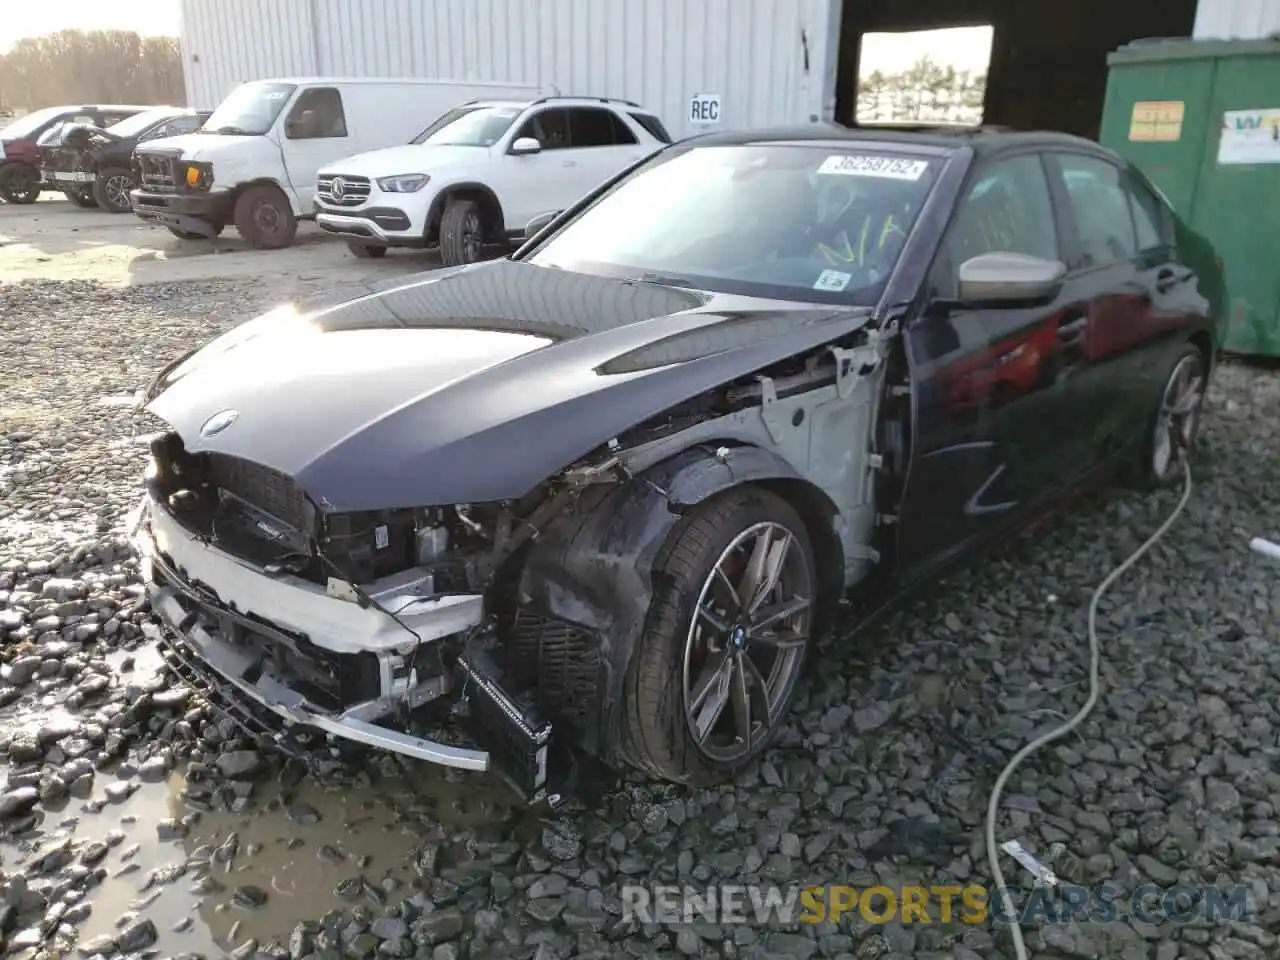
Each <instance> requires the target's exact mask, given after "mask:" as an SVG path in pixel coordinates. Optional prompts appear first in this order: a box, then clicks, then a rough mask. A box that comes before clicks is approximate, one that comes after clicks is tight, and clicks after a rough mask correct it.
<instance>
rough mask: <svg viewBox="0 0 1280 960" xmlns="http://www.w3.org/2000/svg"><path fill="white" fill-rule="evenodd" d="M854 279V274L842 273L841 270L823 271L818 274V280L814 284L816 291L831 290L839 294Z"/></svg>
mask: <svg viewBox="0 0 1280 960" xmlns="http://www.w3.org/2000/svg"><path fill="white" fill-rule="evenodd" d="M851 279H853V275H852V274H848V273H841V272H840V271H839V270H823V271H822V273H820V274H818V279H817V280H816V281H815V282H814V284H813V289H815V290H830V291H831V292H833V293H834V292H837V291H840V290H843V289H844V288H845V287H847V286H848V285H849V281H850V280H851Z"/></svg>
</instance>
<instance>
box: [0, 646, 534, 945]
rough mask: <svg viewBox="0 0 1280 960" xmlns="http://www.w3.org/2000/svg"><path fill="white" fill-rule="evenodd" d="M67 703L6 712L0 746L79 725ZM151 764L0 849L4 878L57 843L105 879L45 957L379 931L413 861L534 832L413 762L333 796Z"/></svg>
mask: <svg viewBox="0 0 1280 960" xmlns="http://www.w3.org/2000/svg"><path fill="white" fill-rule="evenodd" d="M105 659H106V660H107V662H108V664H109V665H110V667H111V669H112V672H113V673H114V674H116V676H117V680H116V682H117V683H124V684H132V683H145V682H146V680H147V678H148V675H150V674H153V673H155V672H156V671H159V670H161V669H162V668H163V661H162V659H161V657H160V655H159V653H158V652H157V651H156V650H155V648H154V647H153V646H151V645H143V646H141V647H139V648H137V649H135V650H132V651H124V650H115V651H112V652H110V653H108V654H107V655H106V657H105ZM62 699H63V697H62V691H51V692H50V693H48V694H46V695H45V696H43V697H32V698H30V699H26V700H24V701H20V702H19V703H17V704H14V705H13V707H11V708H10V709H7V710H5V711H4V712H3V714H2V715H0V716H2V717H3V720H2V721H0V722H2V723H3V727H4V730H5V733H6V734H9V735H11V736H12V735H19V734H26V735H31V734H34V732H35V731H36V729H38V728H40V727H44V726H48V725H50V724H52V725H54V726H57V725H61V724H64V723H65V724H76V723H80V724H83V723H85V722H86V719H87V718H86V715H85V714H84V713H80V712H75V711H70V710H67V709H66V708H65V707H63V706H62V705H61V703H60V701H61V700H62ZM69 742H70V741H64V743H69ZM160 749H162V746H161V745H160V744H154V745H153V746H152V747H151V748H144V751H143V753H142V754H141V755H140V756H139V757H135V758H133V759H132V760H131V761H130V763H129V764H128V765H127V766H118V765H116V764H112V765H110V766H107V767H103V768H99V769H98V771H97V773H96V774H95V775H94V777H93V785H92V792H91V793H90V794H89V795H88V796H80V797H79V798H77V797H75V796H71V797H64V798H63V799H61V800H59V801H56V802H47V803H43V804H42V805H41V807H40V811H39V822H38V824H37V825H36V826H35V829H34V830H32V831H29V832H26V833H24V834H22V835H19V836H10V837H7V838H5V839H4V840H3V841H0V861H2V862H4V863H5V864H6V868H7V869H8V871H9V872H12V869H13V868H14V867H19V865H21V864H23V863H29V862H31V860H32V859H33V858H35V857H38V856H39V855H40V853H41V852H42V851H44V850H48V849H50V848H51V847H56V846H57V844H58V842H59V839H58V838H59V837H61V836H66V835H68V834H69V835H70V837H71V843H72V851H73V854H74V859H75V860H76V861H80V858H81V857H86V858H87V857H88V854H86V853H85V851H86V850H87V849H94V848H96V850H97V854H96V855H95V858H94V859H92V860H88V859H86V860H83V861H80V862H83V863H86V864H89V865H91V866H92V867H93V868H101V869H102V870H104V871H105V872H106V877H105V879H103V880H102V882H101V883H100V884H98V885H96V886H91V887H89V888H88V889H87V890H86V892H85V894H84V898H83V903H82V904H80V905H79V906H78V909H77V918H76V922H75V924H74V928H75V931H76V942H77V944H78V947H75V948H72V947H71V944H70V943H69V942H68V941H66V940H64V939H63V938H62V936H59V937H57V938H56V941H50V945H51V946H52V945H55V944H56V946H57V947H58V948H60V949H62V950H64V951H66V952H65V955H67V956H74V955H76V954H77V953H83V951H84V949H85V948H86V947H87V946H88V945H89V944H91V943H92V942H93V941H95V940H98V941H101V940H102V939H103V938H117V937H119V936H120V935H121V933H122V931H124V930H125V929H126V928H129V927H131V925H134V924H136V923H137V922H138V921H150V922H151V923H153V924H154V926H155V930H156V934H157V937H158V939H157V940H156V942H155V944H154V945H152V947H151V948H152V949H154V950H157V951H159V955H161V956H164V955H168V956H176V955H179V954H188V955H190V954H193V953H194V954H203V955H205V956H208V957H215V956H220V955H224V954H225V953H228V952H230V951H231V950H233V949H235V948H236V947H238V946H241V945H243V944H245V943H246V942H247V941H249V940H256V941H258V943H259V944H260V945H261V946H262V947H264V948H265V947H266V945H267V944H269V943H271V942H272V941H278V942H280V943H281V944H284V945H287V944H288V943H289V938H290V935H291V933H292V931H293V929H294V928H295V927H296V926H297V924H298V923H300V922H302V921H316V920H319V919H320V918H321V917H322V916H324V914H325V913H327V912H328V911H330V910H333V909H350V908H351V907H353V906H355V905H357V904H363V905H364V906H365V907H366V908H368V909H370V910H371V911H372V912H373V913H374V914H375V915H378V914H380V913H381V912H382V911H383V909H384V908H385V907H386V906H390V905H393V904H395V903H397V902H398V901H400V900H401V899H403V898H405V897H408V896H412V895H413V894H414V893H415V892H416V891H417V889H418V888H417V886H416V885H415V881H418V880H420V875H419V869H418V862H419V858H420V856H421V853H422V851H423V849H424V847H426V846H429V845H433V844H438V845H448V844H449V843H450V842H451V841H452V840H454V839H455V838H457V837H458V836H459V835H465V834H468V833H470V832H471V831H474V830H477V829H479V830H482V831H484V830H486V829H487V830H489V831H494V832H497V833H500V834H501V835H503V836H504V837H509V836H511V835H512V833H513V827H516V825H518V824H520V823H521V822H522V821H523V820H524V819H525V818H528V817H529V816H530V813H529V811H527V810H524V809H521V808H520V807H518V806H517V805H516V804H515V803H513V800H512V796H511V795H510V794H509V793H507V792H506V791H505V789H504V788H503V787H502V786H501V785H500V784H499V783H497V782H496V780H495V779H491V778H488V777H483V776H478V775H474V774H466V773H462V772H459V771H449V770H445V769H443V768H440V767H435V766H431V765H429V764H416V763H413V762H411V761H410V762H408V763H407V765H405V766H403V767H401V765H400V764H399V763H398V761H392V760H391V759H390V758H388V757H386V756H385V755H381V756H380V755H377V754H374V753H372V752H371V755H370V762H369V763H368V764H367V765H366V768H365V769H364V770H361V771H359V772H355V773H352V772H351V771H348V772H347V773H346V774H344V775H342V780H341V783H339V782H337V781H334V782H322V781H320V780H317V779H316V778H315V777H314V776H312V775H309V774H308V775H305V776H304V775H302V773H301V768H300V767H298V766H297V765H296V764H294V765H286V766H285V767H282V766H281V764H280V763H279V762H278V761H276V762H266V758H265V757H263V758H261V759H262V760H263V761H264V762H263V764H262V767H261V769H258V770H256V771H255V772H254V773H253V774H252V775H251V776H252V778H251V779H240V780H226V779H223V778H221V777H212V778H210V777H209V776H208V775H205V774H203V773H202V772H201V771H206V770H209V766H208V764H210V763H213V762H214V761H215V760H217V759H218V754H216V753H215V752H212V751H210V752H207V753H206V755H205V756H204V758H203V759H204V763H203V764H200V765H197V764H194V763H193V764H182V763H180V764H178V765H177V766H175V767H174V768H173V769H172V770H171V771H170V772H169V773H168V774H167V776H164V777H163V779H160V780H158V781H156V780H151V779H150V778H149V777H147V776H145V775H142V773H141V771H140V770H139V766H140V765H141V766H145V763H142V758H145V757H146V756H148V755H150V756H152V757H154V756H155V755H156V751H157V750H160ZM282 770H283V771H284V772H283V773H282ZM228 807H230V809H228ZM530 826H534V827H536V824H535V823H531V824H530ZM516 828H517V829H518V827H516ZM104 848H105V853H104V852H103V851H104ZM19 869H20V867H19ZM64 869H65V868H64ZM71 869H73V870H74V869H83V867H76V866H71ZM38 882H41V883H45V882H48V883H51V884H56V883H57V882H58V876H57V875H56V874H55V875H48V874H46V875H45V877H44V879H42V880H41V881H38ZM86 911H87V915H86ZM135 929H136V928H135Z"/></svg>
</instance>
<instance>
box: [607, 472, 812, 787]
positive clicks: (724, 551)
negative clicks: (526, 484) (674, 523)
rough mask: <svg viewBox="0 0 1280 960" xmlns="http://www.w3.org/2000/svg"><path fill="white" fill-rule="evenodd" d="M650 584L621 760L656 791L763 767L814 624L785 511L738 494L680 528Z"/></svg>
mask: <svg viewBox="0 0 1280 960" xmlns="http://www.w3.org/2000/svg"><path fill="white" fill-rule="evenodd" d="M654 582H655V584H657V585H658V586H657V588H656V590H655V592H654V597H653V603H652V605H651V606H650V608H649V615H648V618H647V620H646V624H645V629H644V632H643V634H642V635H641V638H640V641H639V643H638V644H637V647H636V649H635V651H634V652H633V654H632V658H631V663H630V664H629V666H628V670H627V676H626V682H625V691H624V702H623V705H622V711H623V721H622V732H621V736H622V738H623V742H622V743H621V744H620V745H619V746H620V747H621V750H620V753H621V754H622V755H623V756H624V757H625V758H626V759H627V760H628V761H630V763H631V765H633V766H635V767H637V768H638V769H640V770H641V771H643V772H645V773H647V774H649V775H651V776H654V777H657V778H660V779H662V780H668V781H672V782H675V783H690V784H695V785H704V784H708V783H712V782H715V781H716V780H720V779H722V778H724V777H726V776H729V775H731V774H732V773H733V772H734V771H736V770H738V769H740V768H742V767H743V766H745V765H747V764H749V763H751V762H752V761H753V760H755V759H756V758H757V757H759V755H760V754H761V753H762V752H763V751H764V749H765V748H766V747H767V746H768V745H769V743H770V742H771V741H772V740H773V738H774V736H775V735H776V733H777V730H778V728H779V726H780V725H781V724H782V722H783V721H784V719H785V718H786V715H787V711H788V709H789V707H790V705H791V700H792V698H793V696H794V694H795V689H796V684H797V682H798V680H799V678H800V673H801V670H802V668H803V666H804V659H805V656H806V653H807V650H808V646H809V634H810V630H811V627H812V623H813V614H814V605H815V600H816V597H815V593H816V584H817V575H816V564H815V561H814V555H813V547H812V545H811V543H810V541H809V536H808V533H807V531H806V530H805V526H804V522H803V521H802V520H801V519H800V516H799V514H797V513H796V511H795V510H794V509H793V508H792V507H791V505H790V504H788V503H787V502H786V501H785V500H783V499H781V498H780V497H778V496H776V495H774V494H772V493H769V492H768V491H765V490H761V489H759V488H755V487H740V488H737V489H735V490H731V491H729V492H727V493H725V494H721V495H720V496H717V497H714V498H712V499H711V500H709V501H708V502H706V503H704V504H702V505H700V506H699V507H698V508H696V509H695V510H694V511H693V512H692V513H691V514H690V515H689V516H688V517H687V518H686V519H685V520H683V521H681V523H680V525H679V526H678V527H677V528H676V530H675V531H674V533H673V534H672V539H671V540H670V542H669V543H668V545H667V547H666V548H664V550H663V551H662V553H661V554H660V555H659V557H658V559H657V561H656V564H655V577H654ZM740 597H746V598H747V599H745V600H740V599H739V598H740Z"/></svg>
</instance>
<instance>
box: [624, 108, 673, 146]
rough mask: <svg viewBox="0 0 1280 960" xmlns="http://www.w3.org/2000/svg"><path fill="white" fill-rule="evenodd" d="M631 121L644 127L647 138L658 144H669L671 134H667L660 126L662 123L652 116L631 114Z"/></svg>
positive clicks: (664, 128) (665, 129) (648, 114)
mask: <svg viewBox="0 0 1280 960" xmlns="http://www.w3.org/2000/svg"><path fill="white" fill-rule="evenodd" d="M631 119H632V120H634V121H635V122H636V123H638V124H640V126H642V127H644V129H645V131H646V132H647V133H648V134H649V136H651V137H653V139H655V140H657V141H658V142H659V143H670V142H671V134H669V133H667V128H666V127H664V126H663V125H662V121H661V120H659V119H658V118H657V117H655V116H654V115H653V114H651V113H633V114H631Z"/></svg>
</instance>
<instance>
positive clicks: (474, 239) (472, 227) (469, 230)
mask: <svg viewBox="0 0 1280 960" xmlns="http://www.w3.org/2000/svg"><path fill="white" fill-rule="evenodd" d="M481 242H482V236H481V230H480V217H479V215H478V214H475V213H472V214H469V215H468V216H467V219H466V220H465V221H464V222H463V225H462V249H463V252H464V253H465V255H466V262H467V263H475V262H476V261H478V260H479V259H480V247H481Z"/></svg>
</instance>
